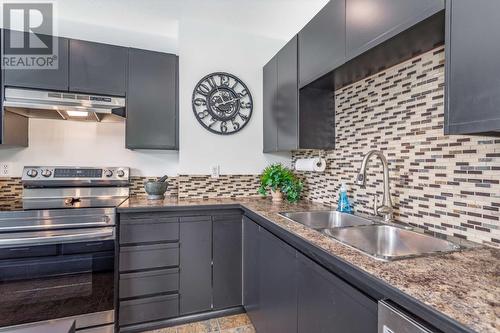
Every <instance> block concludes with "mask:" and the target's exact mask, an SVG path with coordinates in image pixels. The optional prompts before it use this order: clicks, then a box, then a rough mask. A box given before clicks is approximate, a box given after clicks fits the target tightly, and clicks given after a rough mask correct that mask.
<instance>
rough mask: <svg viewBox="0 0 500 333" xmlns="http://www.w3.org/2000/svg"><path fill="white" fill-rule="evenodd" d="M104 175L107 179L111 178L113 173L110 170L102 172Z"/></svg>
mask: <svg viewBox="0 0 500 333" xmlns="http://www.w3.org/2000/svg"><path fill="white" fill-rule="evenodd" d="M104 175H105V176H106V177H108V178H109V177H111V176H113V171H112V170H106V171H104Z"/></svg>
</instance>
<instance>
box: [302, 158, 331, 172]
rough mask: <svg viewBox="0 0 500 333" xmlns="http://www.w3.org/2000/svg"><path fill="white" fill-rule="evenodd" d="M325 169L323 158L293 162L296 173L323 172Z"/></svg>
mask: <svg viewBox="0 0 500 333" xmlns="http://www.w3.org/2000/svg"><path fill="white" fill-rule="evenodd" d="M325 169H326V161H325V159H324V158H319V157H315V158H301V159H298V160H297V161H296V162H295V170H297V171H314V172H323V171H325Z"/></svg>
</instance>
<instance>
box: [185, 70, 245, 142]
mask: <svg viewBox="0 0 500 333" xmlns="http://www.w3.org/2000/svg"><path fill="white" fill-rule="evenodd" d="M252 109H253V101H252V95H251V94H250V91H249V90H248V88H247V86H246V85H245V84H244V83H243V82H242V81H241V80H240V79H238V78H237V77H236V76H234V75H232V74H228V73H212V74H209V75H207V76H205V77H204V78H203V79H201V80H200V82H198V84H197V85H196V87H195V88H194V91H193V112H194V115H195V116H196V119H198V121H199V122H200V124H201V125H203V127H205V128H206V129H207V130H209V131H210V132H212V133H215V134H222V135H227V134H234V133H236V132H238V131H239V130H241V129H242V128H243V127H245V125H246V124H247V123H248V121H249V120H250V117H251V116H252Z"/></svg>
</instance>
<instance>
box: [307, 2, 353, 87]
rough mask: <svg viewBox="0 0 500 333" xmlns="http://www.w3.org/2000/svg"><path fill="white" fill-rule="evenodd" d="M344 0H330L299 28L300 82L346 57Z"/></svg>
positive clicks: (340, 62) (311, 78) (333, 67)
mask: <svg viewBox="0 0 500 333" xmlns="http://www.w3.org/2000/svg"><path fill="white" fill-rule="evenodd" d="M345 1H346V0H331V1H330V2H328V3H327V4H326V6H325V7H323V9H322V10H321V11H320V12H319V13H318V14H317V15H316V16H315V17H314V18H313V19H312V20H311V21H309V23H307V25H306V26H305V27H304V28H303V29H302V30H301V31H300V32H299V71H300V73H299V86H300V87H303V86H305V85H307V84H309V83H310V82H312V81H314V80H316V79H317V78H319V77H321V76H322V75H324V74H326V73H328V72H330V71H332V70H333V69H335V68H336V67H338V66H340V65H342V64H343V63H344V61H345Z"/></svg>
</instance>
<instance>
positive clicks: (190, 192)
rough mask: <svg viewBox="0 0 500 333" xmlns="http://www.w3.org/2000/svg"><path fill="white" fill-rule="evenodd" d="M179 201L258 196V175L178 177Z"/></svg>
mask: <svg viewBox="0 0 500 333" xmlns="http://www.w3.org/2000/svg"><path fill="white" fill-rule="evenodd" d="M178 181H179V199H188V198H193V199H194V198H196V199H200V198H223V197H224V198H232V197H238V196H258V194H257V189H258V188H259V186H260V176H259V175H221V176H220V177H219V178H211V177H210V176H193V175H180V176H179V177H178Z"/></svg>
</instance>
